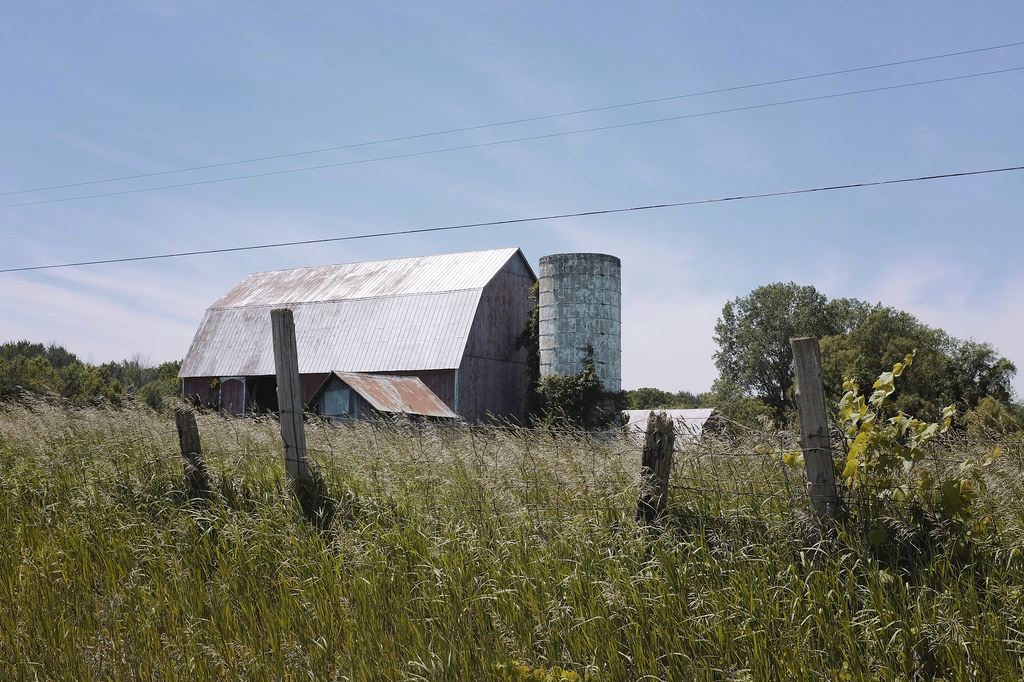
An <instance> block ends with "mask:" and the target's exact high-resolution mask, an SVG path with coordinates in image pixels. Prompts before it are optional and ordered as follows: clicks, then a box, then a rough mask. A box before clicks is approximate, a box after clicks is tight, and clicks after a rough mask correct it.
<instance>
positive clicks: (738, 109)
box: [0, 66, 1024, 209]
mask: <svg viewBox="0 0 1024 682" xmlns="http://www.w3.org/2000/svg"><path fill="white" fill-rule="evenodd" d="M1014 71H1024V66H1016V67H1011V68H1008V69H998V70H996V71H983V72H979V73H970V74H965V75H962V76H947V77H945V78H933V79H931V80H926V81H915V82H913V83H900V84H897V85H886V86H882V87H877V88H866V89H864V90H850V91H847V92H839V93H833V94H830V95H816V96H814V97H801V98H798V99H789V100H782V101H778V102H768V103H765V104H751V105H748V106H743V107H732V108H729V109H717V110H715V111H705V112H700V113H697V114H681V115H679V116H666V117H663V118H655V119H649V120H645V121H632V122H629V123H617V124H613V125H606V126H598V127H595V128H583V129H580V130H568V131H562V132H558V133H546V134H543V135H530V136H528V137H517V138H512V139H507V140H497V141H494V142H479V143H474V144H465V145H458V146H455V147H443V148H441V149H430V150H427V151H422V152H407V153H403V154H392V155H390V156H377V157H373V158H369V159H358V160H355V161H339V162H336V163H324V164H319V165H316V166H303V167H301V168H289V169H285V170H276V171H265V172H262V173H250V174H248V175H233V176H230V177H226V178H215V179H212V180H195V181H192V182H181V183H176V184H172V185H158V186H156V187H141V188H136V189H125V190H117V191H113V192H101V193H97V194H82V195H78V196H73V197H62V198H57V199H41V200H39V201H26V202H21V203H17V204H3V205H0V209H4V208H17V207H19V206H39V205H41V204H57V203H63V202H66V201H79V200H82V199H98V198H102V197H113V196H122V195H125V194H139V193H142V192H155V191H157V190H164V189H178V188H182V187H196V186H199V185H213V184H217V183H221V182H234V181H236V180H251V179H254V178H265V177H270V176H274V175H287V174H291V173H305V172H309V171H314V170H323V169H326V168H341V167H343V166H354V165H360V164H364V163H377V162H380V161H394V160H397V159H409V158H414V157H417V156H430V155H433V154H444V153H448V152H456V151H464V150H467V149H480V148H483V147H496V146H499V145H506V144H514V143H518V142H530V141H535V140H546V139H550V138H555V137H568V136H569V135H581V134H584V133H594V132H603V131H607V130H616V129H620V128H634V127H638V126H644V125H652V124H655V123H667V122H670V121H682V120H685V119H690V118H701V117H705V116H716V115H719V114H730V113H736V112H741V111H753V110H756V109H768V108H771V107H779V106H786V105H790V104H801V103H805V102H816V101H821V100H827V99H838V98H840V97H851V96H853V95H865V94H870V93H875V92H886V91H889V90H899V89H902V88H911V87H917V86H921V85H934V84H936V83H947V82H950V81H958V80H965V79H968V78H979V77H981V76H994V75H998V74H1004V73H1011V72H1014Z"/></svg>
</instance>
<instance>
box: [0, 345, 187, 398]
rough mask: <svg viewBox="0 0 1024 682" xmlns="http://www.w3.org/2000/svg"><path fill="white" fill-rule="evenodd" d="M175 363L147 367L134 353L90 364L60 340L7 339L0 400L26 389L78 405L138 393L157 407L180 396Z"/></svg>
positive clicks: (1, 349) (0, 356) (0, 351)
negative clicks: (122, 358)
mask: <svg viewBox="0 0 1024 682" xmlns="http://www.w3.org/2000/svg"><path fill="white" fill-rule="evenodd" d="M180 368H181V361H180V360H176V361H172V362H164V363H162V364H160V365H157V366H155V367H152V366H149V365H148V363H146V362H145V361H144V360H143V359H142V358H141V357H139V356H136V357H134V358H132V359H130V360H122V361H120V362H107V363H104V364H102V365H92V364H89V363H86V362H82V360H80V359H79V358H78V356H77V355H75V354H74V353H72V352H70V351H68V350H67V349H66V348H64V347H63V346H58V345H56V344H49V345H45V344H42V343H32V342H29V341H12V342H8V343H5V344H3V345H0V401H3V400H10V399H12V398H18V397H20V396H21V395H22V394H24V393H26V392H27V393H29V394H34V395H37V396H43V397H58V398H61V399H63V400H67V401H69V402H70V403H72V404H74V405H80V406H84V405H93V404H98V403H103V402H106V403H110V404H113V405H121V404H123V403H124V402H125V401H127V400H131V399H138V400H141V401H142V402H144V403H146V404H147V405H149V406H150V407H152V408H153V409H156V410H160V409H162V408H163V407H164V405H165V403H166V402H167V401H168V400H170V399H174V398H180V397H181V379H179V378H178V370H179V369H180Z"/></svg>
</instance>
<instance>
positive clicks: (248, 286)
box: [211, 248, 519, 308]
mask: <svg viewBox="0 0 1024 682" xmlns="http://www.w3.org/2000/svg"><path fill="white" fill-rule="evenodd" d="M518 251H519V249H515V248H510V249H492V250H489V251H468V252H464V253H448V254H443V255H440V256H417V257H415V258H395V259H392V260H377V261H368V262H365V263H343V264H340V265H321V266H317V267H312V268H298V269H296V270H277V271H274V272H258V273H256V274H254V275H249V276H248V277H246V278H245V279H244V280H242V281H241V282H240V283H239V284H238V286H236V287H235V288H234V289H232V290H231V291H229V292H228V293H227V294H225V295H224V297H222V298H221V299H220V300H219V301H217V302H216V303H214V304H213V306H211V307H212V308H238V307H243V306H252V305H268V306H270V305H272V306H282V305H288V304H293V303H309V302H312V301H342V300H353V299H359V298H380V297H383V296H406V295H411V294H426V293H436V292H439V291H460V290H465V289H482V288H483V287H484V286H486V285H487V283H488V282H490V281H491V278H492V277H494V275H495V274H496V273H497V272H498V271H499V270H501V268H502V267H503V266H504V265H505V263H507V262H508V260H509V259H510V258H512V256H514V255H515V254H516V253H517V252H518Z"/></svg>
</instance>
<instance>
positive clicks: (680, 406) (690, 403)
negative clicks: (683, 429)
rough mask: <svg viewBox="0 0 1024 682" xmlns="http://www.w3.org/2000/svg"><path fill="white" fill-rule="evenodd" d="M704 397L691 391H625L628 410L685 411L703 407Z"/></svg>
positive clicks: (655, 389) (646, 388)
mask: <svg viewBox="0 0 1024 682" xmlns="http://www.w3.org/2000/svg"><path fill="white" fill-rule="evenodd" d="M702 398H703V396H702V395H695V394H693V393H690V392H689V391H677V392H676V393H669V392H668V391H662V390H660V389H657V388H649V387H644V388H635V389H633V390H631V391H625V401H626V409H627V410H654V409H659V408H660V409H666V410H685V409H692V408H697V407H701V406H702Z"/></svg>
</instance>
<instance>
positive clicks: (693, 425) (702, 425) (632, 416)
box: [623, 407, 715, 439]
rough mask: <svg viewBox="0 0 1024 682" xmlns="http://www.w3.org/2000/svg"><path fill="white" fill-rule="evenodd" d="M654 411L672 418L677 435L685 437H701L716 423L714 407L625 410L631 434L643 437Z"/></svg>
mask: <svg viewBox="0 0 1024 682" xmlns="http://www.w3.org/2000/svg"><path fill="white" fill-rule="evenodd" d="M652 412H663V413H665V416H666V417H668V418H669V419H670V420H672V426H673V427H674V428H675V432H676V435H678V436H682V437H685V438H693V439H697V438H700V437H701V435H702V434H703V433H704V430H705V429H706V428H708V427H709V426H712V425H713V424H714V417H715V410H714V408H712V407H706V408H705V407H701V408H695V409H686V410H662V409H654V410H624V411H623V414H625V415H626V419H627V420H628V422H627V426H626V428H627V429H628V430H629V433H630V435H638V436H639V437H640V438H641V439H642V438H643V437H644V434H645V433H646V432H647V420H648V419H649V418H650V415H651V413H652Z"/></svg>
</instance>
